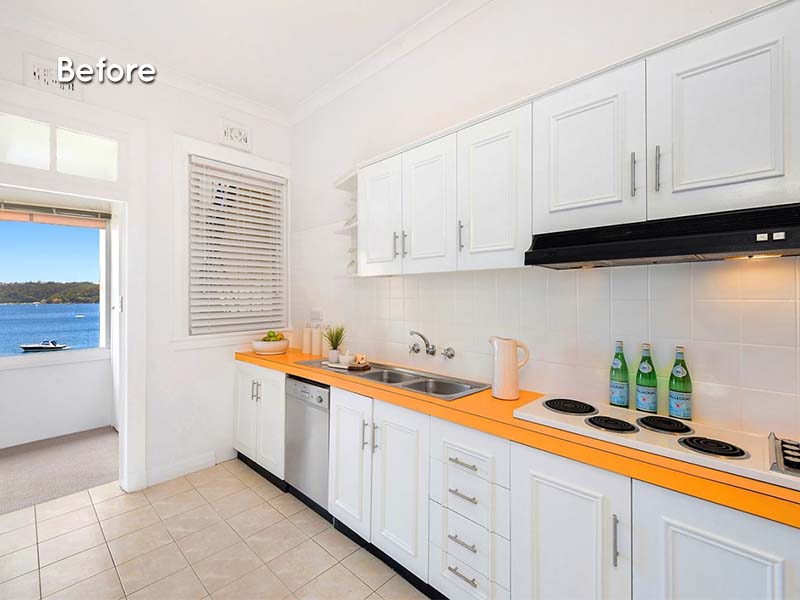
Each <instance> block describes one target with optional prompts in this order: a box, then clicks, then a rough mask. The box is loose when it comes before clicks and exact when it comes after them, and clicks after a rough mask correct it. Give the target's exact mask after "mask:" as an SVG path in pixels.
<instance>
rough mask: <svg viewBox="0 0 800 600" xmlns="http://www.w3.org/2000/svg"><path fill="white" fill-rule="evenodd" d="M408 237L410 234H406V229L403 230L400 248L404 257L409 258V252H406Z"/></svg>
mask: <svg viewBox="0 0 800 600" xmlns="http://www.w3.org/2000/svg"><path fill="white" fill-rule="evenodd" d="M407 237H408V234H407V233H406V230H405V229H404V230H403V239H402V240H400V248H401V251H402V254H403V256H407V255H408V252H406V238H407Z"/></svg>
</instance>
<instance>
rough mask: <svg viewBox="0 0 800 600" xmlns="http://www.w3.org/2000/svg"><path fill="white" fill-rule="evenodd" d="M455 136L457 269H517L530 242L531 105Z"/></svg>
mask: <svg viewBox="0 0 800 600" xmlns="http://www.w3.org/2000/svg"><path fill="white" fill-rule="evenodd" d="M457 136H458V223H457V227H458V229H459V232H460V233H459V239H458V242H459V253H458V268H459V270H469V269H494V268H501V267H521V266H523V264H524V260H525V251H526V250H527V249H528V247H529V246H530V243H531V185H532V164H531V105H530V104H526V105H525V106H521V107H519V108H517V109H514V110H512V111H509V112H506V113H503V114H501V115H498V116H496V117H493V118H491V119H488V120H486V121H483V122H481V123H478V124H476V125H473V126H471V127H467V128H466V129H462V130H461V131H459V132H458V134H457Z"/></svg>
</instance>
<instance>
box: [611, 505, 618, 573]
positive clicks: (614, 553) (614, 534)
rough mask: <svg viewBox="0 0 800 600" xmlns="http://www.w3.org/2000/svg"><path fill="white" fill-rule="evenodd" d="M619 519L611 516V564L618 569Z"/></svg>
mask: <svg viewBox="0 0 800 600" xmlns="http://www.w3.org/2000/svg"><path fill="white" fill-rule="evenodd" d="M618 531H619V517H618V516H617V515H611V562H612V564H613V565H614V567H616V566H617V565H618V564H619V544H618V539H619V533H618Z"/></svg>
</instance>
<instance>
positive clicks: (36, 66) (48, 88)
mask: <svg viewBox="0 0 800 600" xmlns="http://www.w3.org/2000/svg"><path fill="white" fill-rule="evenodd" d="M24 62H25V85H27V86H28V87H32V88H36V89H37V90H42V91H45V92H50V93H51V94H58V95H59V96H65V97H67V98H72V99H73V100H83V90H82V89H81V87H80V86H78V85H77V84H76V83H75V81H74V80H73V81H71V82H70V83H61V82H59V81H58V78H57V75H58V70H57V69H58V67H57V65H56V63H55V61H52V60H47V59H46V58H41V57H40V56H35V55H33V54H26V55H25V59H24Z"/></svg>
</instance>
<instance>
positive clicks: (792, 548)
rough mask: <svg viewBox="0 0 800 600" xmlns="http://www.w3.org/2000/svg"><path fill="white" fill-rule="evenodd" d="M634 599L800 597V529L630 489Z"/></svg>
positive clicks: (669, 494)
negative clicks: (631, 499)
mask: <svg viewBox="0 0 800 600" xmlns="http://www.w3.org/2000/svg"><path fill="white" fill-rule="evenodd" d="M633 505H634V507H635V510H634V522H633V547H634V549H635V552H634V561H633V596H634V598H636V599H641V600H650V599H651V598H688V599H693V598H702V599H703V600H730V599H731V598H742V599H753V600H756V599H758V600H779V599H784V598H785V599H786V600H789V599H790V598H792V599H793V598H800V529H796V528H794V527H789V526H788V525H782V524H780V523H775V522H773V521H768V520H767V519H762V518H761V517H756V516H754V515H750V514H747V513H743V512H740V511H737V510H733V509H730V508H727V507H725V506H720V505H718V504H713V503H712V502H707V501H705V500H699V499H697V498H693V497H691V496H686V495H684V494H679V493H677V492H673V491H671V490H666V489H664V488H660V487H657V486H654V485H650V484H647V483H642V482H640V481H634V482H633Z"/></svg>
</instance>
